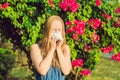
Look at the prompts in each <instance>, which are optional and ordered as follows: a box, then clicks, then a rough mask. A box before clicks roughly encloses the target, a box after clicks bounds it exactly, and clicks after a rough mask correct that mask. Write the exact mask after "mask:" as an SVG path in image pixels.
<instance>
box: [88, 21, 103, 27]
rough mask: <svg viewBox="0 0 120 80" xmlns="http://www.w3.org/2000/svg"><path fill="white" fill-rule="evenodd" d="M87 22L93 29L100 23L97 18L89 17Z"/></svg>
mask: <svg viewBox="0 0 120 80" xmlns="http://www.w3.org/2000/svg"><path fill="white" fill-rule="evenodd" d="M88 23H89V25H90V26H91V27H92V28H93V29H97V28H98V27H99V26H100V24H101V22H100V20H99V19H90V20H88Z"/></svg>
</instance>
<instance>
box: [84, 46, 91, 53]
mask: <svg viewBox="0 0 120 80" xmlns="http://www.w3.org/2000/svg"><path fill="white" fill-rule="evenodd" d="M84 51H86V52H91V51H92V47H91V46H90V45H87V44H86V45H84Z"/></svg>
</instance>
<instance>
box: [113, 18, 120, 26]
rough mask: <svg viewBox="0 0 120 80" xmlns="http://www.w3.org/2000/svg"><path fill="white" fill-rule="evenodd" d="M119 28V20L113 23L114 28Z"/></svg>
mask: <svg viewBox="0 0 120 80" xmlns="http://www.w3.org/2000/svg"><path fill="white" fill-rule="evenodd" d="M119 26H120V20H117V21H116V22H114V28H118V27H119Z"/></svg>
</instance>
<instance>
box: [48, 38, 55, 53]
mask: <svg viewBox="0 0 120 80" xmlns="http://www.w3.org/2000/svg"><path fill="white" fill-rule="evenodd" d="M49 42H50V50H52V51H55V50H56V38H53V37H51V38H50V41H49Z"/></svg>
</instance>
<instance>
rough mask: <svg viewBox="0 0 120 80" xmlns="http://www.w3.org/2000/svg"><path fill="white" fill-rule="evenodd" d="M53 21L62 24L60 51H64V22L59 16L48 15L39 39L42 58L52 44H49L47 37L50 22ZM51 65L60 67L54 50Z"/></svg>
mask: <svg viewBox="0 0 120 80" xmlns="http://www.w3.org/2000/svg"><path fill="white" fill-rule="evenodd" d="M54 21H60V22H61V24H62V37H63V44H62V46H61V49H62V52H63V53H64V52H65V45H66V39H65V29H64V28H65V27H64V22H63V20H62V19H61V18H60V17H59V16H56V15H53V16H50V17H49V18H48V19H47V21H46V24H45V26H44V32H43V38H42V39H41V41H40V49H41V55H42V57H43V58H44V57H45V56H46V55H47V53H48V51H49V49H50V47H51V46H52V45H50V43H49V41H48V39H49V36H50V31H51V28H52V26H51V24H52V23H53V22H54ZM52 65H53V66H54V67H60V65H59V61H58V57H57V54H56V52H55V55H54V57H53V61H52Z"/></svg>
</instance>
